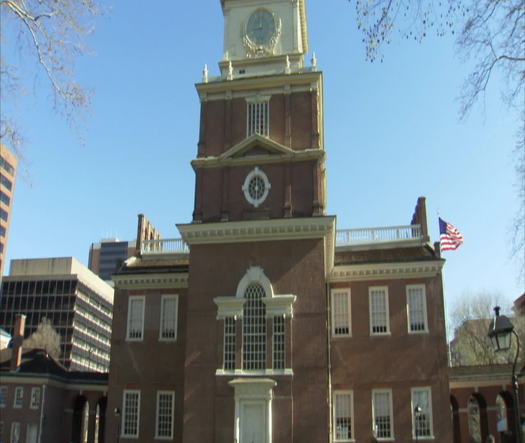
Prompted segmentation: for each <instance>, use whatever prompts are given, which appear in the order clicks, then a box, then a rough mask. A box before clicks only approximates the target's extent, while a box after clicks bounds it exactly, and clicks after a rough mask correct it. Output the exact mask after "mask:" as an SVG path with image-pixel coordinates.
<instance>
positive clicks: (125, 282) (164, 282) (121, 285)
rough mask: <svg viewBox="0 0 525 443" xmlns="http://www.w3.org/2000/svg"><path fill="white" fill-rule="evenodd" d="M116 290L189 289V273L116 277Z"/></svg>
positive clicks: (114, 278) (114, 279)
mask: <svg viewBox="0 0 525 443" xmlns="http://www.w3.org/2000/svg"><path fill="white" fill-rule="evenodd" d="M113 281H114V282H115V289H164V288H187V287H188V274H187V273H166V274H160V273H159V274H131V275H129V274H128V275H114V276H113Z"/></svg>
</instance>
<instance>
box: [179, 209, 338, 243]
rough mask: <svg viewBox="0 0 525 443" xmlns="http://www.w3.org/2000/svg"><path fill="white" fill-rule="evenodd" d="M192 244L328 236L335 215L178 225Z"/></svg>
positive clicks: (182, 233) (186, 240)
mask: <svg viewBox="0 0 525 443" xmlns="http://www.w3.org/2000/svg"><path fill="white" fill-rule="evenodd" d="M177 228H178V229H179V232H180V234H181V236H182V238H183V240H184V241H185V242H186V243H187V244H188V245H190V246H191V245H204V244H221V243H245V242H255V241H272V240H304V239H316V238H325V237H326V236H328V235H329V234H332V233H334V232H335V217H334V216H321V217H305V218H290V219H275V220H251V221H235V222H222V223H221V222H219V223H192V224H178V225H177Z"/></svg>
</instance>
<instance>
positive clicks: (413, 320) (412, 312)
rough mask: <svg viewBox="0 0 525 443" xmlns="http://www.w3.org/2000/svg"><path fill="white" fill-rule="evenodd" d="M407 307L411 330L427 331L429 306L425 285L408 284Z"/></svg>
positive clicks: (409, 328)
mask: <svg viewBox="0 0 525 443" xmlns="http://www.w3.org/2000/svg"><path fill="white" fill-rule="evenodd" d="M407 309H408V330H409V332H427V330H428V326H427V307H426V295H425V287H424V286H423V285H418V286H407Z"/></svg>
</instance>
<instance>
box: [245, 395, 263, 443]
mask: <svg viewBox="0 0 525 443" xmlns="http://www.w3.org/2000/svg"><path fill="white" fill-rule="evenodd" d="M240 443H267V441H266V402H243V404H242V415H241V441H240Z"/></svg>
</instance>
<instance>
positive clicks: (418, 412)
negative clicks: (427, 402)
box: [414, 405, 422, 442]
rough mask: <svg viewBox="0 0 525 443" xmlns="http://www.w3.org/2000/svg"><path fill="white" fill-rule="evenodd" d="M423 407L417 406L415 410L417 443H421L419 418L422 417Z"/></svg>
mask: <svg viewBox="0 0 525 443" xmlns="http://www.w3.org/2000/svg"><path fill="white" fill-rule="evenodd" d="M421 411H422V409H421V406H419V405H416V407H415V408H414V434H415V435H416V442H417V441H419V417H421Z"/></svg>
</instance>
